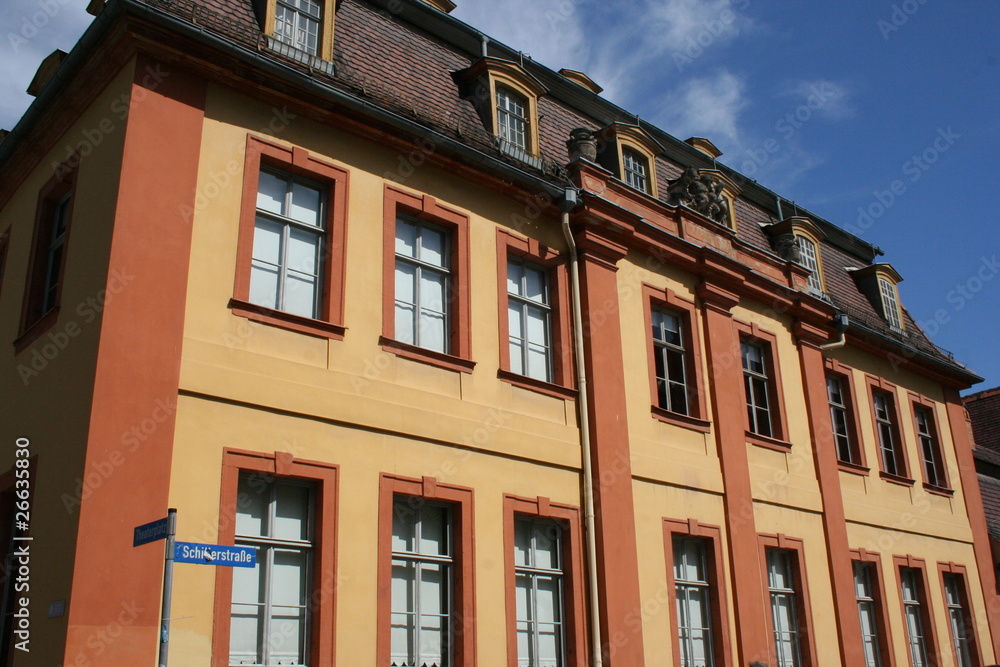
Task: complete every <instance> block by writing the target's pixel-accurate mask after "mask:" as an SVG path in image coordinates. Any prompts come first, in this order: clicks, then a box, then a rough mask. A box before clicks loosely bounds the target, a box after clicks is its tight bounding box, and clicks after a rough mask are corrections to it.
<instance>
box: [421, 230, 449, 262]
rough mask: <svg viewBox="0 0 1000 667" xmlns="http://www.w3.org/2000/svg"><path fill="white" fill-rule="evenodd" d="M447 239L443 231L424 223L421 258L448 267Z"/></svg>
mask: <svg viewBox="0 0 1000 667" xmlns="http://www.w3.org/2000/svg"><path fill="white" fill-rule="evenodd" d="M446 244H447V239H446V237H445V234H444V232H443V231H441V230H439V229H435V228H434V227H428V226H426V225H422V226H421V228H420V255H419V256H420V260H421V261H423V262H427V263H428V264H433V265H434V266H442V267H447V266H448V261H447V258H446V253H447V252H448V251H447V245H446Z"/></svg>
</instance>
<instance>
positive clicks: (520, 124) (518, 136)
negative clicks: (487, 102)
mask: <svg viewBox="0 0 1000 667" xmlns="http://www.w3.org/2000/svg"><path fill="white" fill-rule="evenodd" d="M497 135H498V136H499V137H500V139H501V140H502V141H505V142H507V143H508V144H509V145H511V146H513V147H515V148H520V149H521V150H525V151H526V150H528V149H529V146H528V100H526V99H525V98H523V97H521V96H520V95H518V94H517V93H515V92H514V91H512V90H510V89H509V88H504V87H502V86H497Z"/></svg>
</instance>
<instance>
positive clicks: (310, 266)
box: [285, 227, 320, 275]
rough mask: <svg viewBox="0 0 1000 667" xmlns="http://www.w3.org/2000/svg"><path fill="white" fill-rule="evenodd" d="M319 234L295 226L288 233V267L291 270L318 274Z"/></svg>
mask: <svg viewBox="0 0 1000 667" xmlns="http://www.w3.org/2000/svg"><path fill="white" fill-rule="evenodd" d="M319 239H320V237H319V235H317V234H312V233H310V232H308V231H306V230H303V229H295V228H294V227H293V228H291V229H290V230H289V233H288V252H287V253H286V257H285V259H286V262H287V264H286V267H287V268H288V270H290V271H296V272H298V273H306V274H310V275H316V273H317V271H316V264H317V258H318V255H319Z"/></svg>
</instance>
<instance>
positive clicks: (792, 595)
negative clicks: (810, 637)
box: [767, 548, 804, 667]
mask: <svg viewBox="0 0 1000 667" xmlns="http://www.w3.org/2000/svg"><path fill="white" fill-rule="evenodd" d="M794 558H795V555H794V554H793V552H791V551H790V550H788V549H774V548H769V549H767V590H768V593H769V594H770V597H771V622H772V623H773V627H774V635H773V641H774V654H775V660H776V662H775V667H802V665H803V664H804V663H803V661H802V646H801V635H802V631H801V627H800V626H801V620H800V619H799V605H798V602H799V600H798V595H799V593H798V591H796V590H795V588H794V587H789V586H780V585H779V584H778V582H777V576H778V575H779V574H782V572H779V570H783V571H784V572H783V574H784V577H783V578H784V579H785V581H787V582H789V583H791V584H792V585H793V586H794V582H795V563H793V562H792V561H793V559H794ZM782 605H784V606H786V607H787V609H788V618H789V626H788V627H787V628H786V627H784V626H782V625H781V623H780V622H779V621H780V619H781V614H780V612H779V609H780V608H781V606H782ZM789 644H790V645H791V647H790V650H791V654H788V653H787V652H786V650H785V647H786V645H789Z"/></svg>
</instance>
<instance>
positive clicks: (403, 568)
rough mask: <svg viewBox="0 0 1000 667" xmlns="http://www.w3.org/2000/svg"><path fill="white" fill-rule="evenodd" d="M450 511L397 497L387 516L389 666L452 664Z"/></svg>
mask: <svg viewBox="0 0 1000 667" xmlns="http://www.w3.org/2000/svg"><path fill="white" fill-rule="evenodd" d="M452 544H453V539H452V521H451V510H450V508H449V507H447V506H444V505H436V504H432V503H426V502H423V501H420V500H417V499H413V498H410V497H397V498H396V500H395V501H394V503H393V517H392V606H391V625H392V629H391V633H390V635H391V636H390V644H391V647H390V658H391V660H392V664H394V665H398V666H402V665H411V666H412V665H416V666H417V667H421V666H422V665H427V667H433V666H435V665H436V666H437V667H448V666H449V665H451V664H452V660H451V657H452V641H451V639H452V635H453V628H452V622H453V619H452V612H451V609H452V603H453V600H452V597H453V581H452V578H453V569H454V551H453V546H452Z"/></svg>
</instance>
